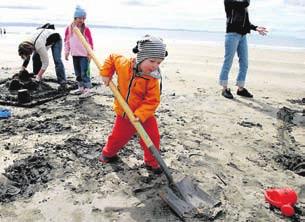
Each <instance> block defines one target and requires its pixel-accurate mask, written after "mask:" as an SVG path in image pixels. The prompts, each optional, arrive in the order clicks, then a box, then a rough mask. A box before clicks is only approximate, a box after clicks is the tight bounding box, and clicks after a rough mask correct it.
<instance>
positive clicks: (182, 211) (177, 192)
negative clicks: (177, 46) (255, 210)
mask: <svg viewBox="0 0 305 222" xmlns="http://www.w3.org/2000/svg"><path fill="white" fill-rule="evenodd" d="M73 31H74V33H75V34H76V35H77V36H78V38H79V39H80V41H81V42H82V44H83V46H84V47H85V48H86V50H87V52H88V54H89V55H90V56H91V58H92V59H93V61H94V63H95V64H96V65H97V67H98V69H100V68H101V67H102V66H101V64H100V62H99V61H98V59H97V58H96V56H95V55H94V53H93V51H92V49H91V47H90V46H89V44H88V43H87V41H86V40H85V38H84V37H83V35H82V34H81V32H80V31H79V29H78V28H74V29H73ZM109 87H110V89H111V91H112V92H113V94H114V96H115V97H116V99H117V100H118V102H119V103H120V105H121V106H122V108H123V110H124V111H125V113H126V114H127V116H128V118H129V120H130V122H131V123H132V124H133V126H134V127H135V129H136V130H137V132H138V134H139V135H140V136H141V138H142V139H143V141H144V142H145V144H146V145H147V147H148V148H149V150H150V151H151V152H152V154H153V155H154V157H155V158H156V160H157V161H158V163H159V165H160V167H161V168H162V170H163V172H164V174H165V176H166V178H167V180H168V187H166V189H165V191H163V192H161V193H160V196H161V198H162V199H163V200H164V201H165V202H166V203H167V204H168V205H169V206H170V207H171V208H172V210H173V211H174V212H175V213H176V214H177V215H178V216H179V217H180V218H182V219H186V218H193V217H201V216H203V215H206V212H204V211H207V210H208V209H210V208H213V207H216V206H218V205H220V202H219V201H217V200H215V199H214V198H212V197H211V196H210V195H209V194H208V193H206V192H205V191H203V190H202V189H200V188H199V187H198V186H197V185H195V184H193V182H192V180H191V178H190V177H187V176H186V177H184V178H183V179H182V180H180V181H179V182H175V181H174V179H173V177H172V175H171V173H170V171H169V168H168V167H167V166H166V164H165V162H164V160H163V159H162V157H161V155H160V154H159V152H158V150H157V149H156V148H155V146H154V144H153V142H152V141H151V139H150V137H149V136H148V134H147V133H146V131H145V129H144V128H143V126H142V125H141V123H140V122H139V121H136V120H135V116H134V114H133V112H132V110H131V109H130V108H129V106H128V104H127V103H126V102H125V100H124V98H123V97H122V95H121V94H120V92H119V91H118V89H117V88H116V86H115V84H114V83H113V82H112V81H111V80H110V82H109Z"/></svg>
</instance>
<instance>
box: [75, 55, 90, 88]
mask: <svg viewBox="0 0 305 222" xmlns="http://www.w3.org/2000/svg"><path fill="white" fill-rule="evenodd" d="M73 66H74V72H75V75H76V80H77V81H78V84H79V86H80V87H84V88H91V79H90V72H89V60H88V57H84V56H73Z"/></svg>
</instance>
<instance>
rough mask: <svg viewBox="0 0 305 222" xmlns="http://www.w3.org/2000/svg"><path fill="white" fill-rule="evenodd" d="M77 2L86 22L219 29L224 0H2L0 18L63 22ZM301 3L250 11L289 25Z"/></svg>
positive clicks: (256, 18)
mask: <svg viewBox="0 0 305 222" xmlns="http://www.w3.org/2000/svg"><path fill="white" fill-rule="evenodd" d="M29 2H31V3H30V4H29ZM77 4H80V5H81V6H83V7H84V8H85V9H86V11H87V12H88V15H87V23H88V24H90V23H91V24H99V25H117V26H133V27H157V28H182V29H195V30H209V31H213V30H216V31H219V30H222V29H223V27H224V23H225V14H224V5H223V0H110V1H109V0H107V1H106V0H83V1H79V0H52V1H50V0H31V1H24V0H1V1H0V22H11V21H16V22H37V23H39V22H40V21H41V22H45V21H51V22H53V23H63V24H66V23H68V22H70V21H72V19H73V12H74V8H75V5H77ZM304 6H305V0H252V1H251V5H250V8H249V11H250V17H251V21H252V22H253V23H254V24H256V25H265V26H269V27H271V28H272V27H276V28H278V27H279V26H286V27H289V28H291V27H294V26H296V27H298V26H300V25H302V24H304V23H305V22H304V21H305V7H304Z"/></svg>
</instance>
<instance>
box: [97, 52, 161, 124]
mask: <svg viewBox="0 0 305 222" xmlns="http://www.w3.org/2000/svg"><path fill="white" fill-rule="evenodd" d="M134 63H135V59H134V58H126V57H124V56H121V55H117V54H111V55H110V56H109V57H108V58H107V59H106V60H105V62H104V64H103V66H102V68H101V70H100V75H101V76H107V77H112V75H113V74H114V73H115V72H116V73H117V76H118V78H117V79H118V84H117V87H118V90H119V91H120V93H121V95H122V96H123V98H124V99H125V101H126V102H127V104H128V105H129V107H130V109H131V110H132V111H133V112H134V115H135V116H136V117H139V119H140V120H141V122H145V121H146V120H147V119H148V118H149V117H151V116H153V115H154V113H155V111H156V109H157V107H158V106H159V104H160V84H159V80H158V79H155V78H153V77H151V76H148V75H142V76H137V75H135V73H134V71H133V67H134ZM114 111H115V112H116V113H117V115H120V116H125V115H124V111H123V108H122V107H121V106H120V104H119V102H118V101H117V100H116V99H115V100H114Z"/></svg>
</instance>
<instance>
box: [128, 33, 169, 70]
mask: <svg viewBox="0 0 305 222" xmlns="http://www.w3.org/2000/svg"><path fill="white" fill-rule="evenodd" d="M133 52H134V53H137V57H136V65H138V64H140V63H141V62H143V61H144V60H145V59H149V58H158V59H164V58H165V57H166V56H167V51H166V45H165V44H164V43H163V41H162V39H160V38H157V37H154V36H151V35H145V36H144V37H143V38H142V39H141V40H139V41H137V45H136V46H135V47H134V48H133Z"/></svg>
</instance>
